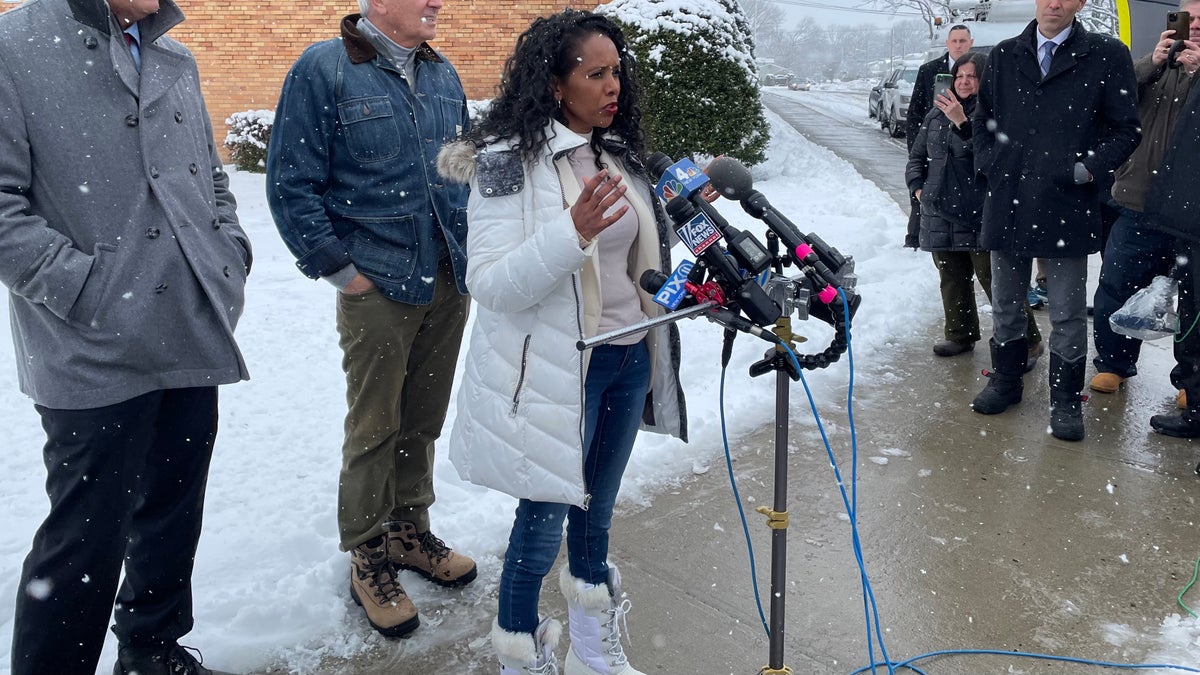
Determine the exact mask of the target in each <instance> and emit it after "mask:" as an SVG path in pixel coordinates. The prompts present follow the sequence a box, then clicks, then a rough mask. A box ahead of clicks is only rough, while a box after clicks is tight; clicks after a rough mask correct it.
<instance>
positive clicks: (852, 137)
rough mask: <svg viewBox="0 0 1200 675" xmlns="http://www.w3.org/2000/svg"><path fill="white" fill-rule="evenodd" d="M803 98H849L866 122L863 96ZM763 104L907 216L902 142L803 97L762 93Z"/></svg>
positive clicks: (842, 94) (816, 94) (809, 94)
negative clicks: (848, 166) (844, 163)
mask: <svg viewBox="0 0 1200 675" xmlns="http://www.w3.org/2000/svg"><path fill="white" fill-rule="evenodd" d="M805 94H806V96H805V98H821V97H836V98H838V99H845V98H851V99H853V100H855V101H859V100H861V102H862V105H861V107H862V110H863V112H862V120H866V119H867V113H866V94H860V93H845V92H824V91H809V92H805ZM763 103H765V104H766V106H767V107H768V108H770V109H771V110H772V111H773V112H774V113H775V114H777V115H779V116H780V117H782V118H783V119H784V121H786V122H787V123H788V124H790V125H792V126H793V127H795V128H796V129H797V130H798V131H800V132H801V133H803V134H804V135H805V137H807V138H808V140H810V141H812V142H813V143H816V144H817V145H821V146H824V147H826V148H828V149H830V150H832V151H833V152H835V153H837V155H838V156H839V157H841V158H842V159H844V160H846V161H847V162H850V164H851V165H853V166H854V168H855V169H856V170H858V172H859V173H860V174H862V176H863V177H864V178H866V179H868V180H870V181H871V182H872V183H875V185H877V186H879V189H881V190H883V191H884V192H886V193H888V194H889V195H891V196H892V198H893V199H895V200H896V203H897V204H899V205H900V208H902V209H903V210H904V212H905V213H908V209H909V202H908V187H907V186H905V184H904V165H905V163H906V162H907V161H908V154H907V146H906V145H905V143H904V139H902V138H901V139H892V138H888V136H887V134H886V133H884V132H883V131H881V130H880V129H879V127H878V125H875V126H874V127H869V126H864V125H863V124H862V120H847V119H845V118H844V117H843V116H841V115H836V114H832V113H829V112H826V109H827V108H826V107H822V106H819V105H812V104H809V103H807V102H806V101H805V99H804V98H800V97H793V96H786V95H781V94H778V93H774V92H771V91H770V90H764V91H763Z"/></svg>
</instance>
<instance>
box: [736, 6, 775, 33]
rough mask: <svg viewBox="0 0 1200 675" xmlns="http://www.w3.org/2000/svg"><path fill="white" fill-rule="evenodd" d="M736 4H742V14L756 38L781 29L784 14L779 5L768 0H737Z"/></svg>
mask: <svg viewBox="0 0 1200 675" xmlns="http://www.w3.org/2000/svg"><path fill="white" fill-rule="evenodd" d="M737 4H739V5H741V6H742V14H743V15H745V17H746V21H747V22H748V23H749V24H750V32H751V33H753V34H754V37H755V38H756V39H759V38H760V36H765V35H767V34H769V33H774V32H778V31H779V30H781V27H782V24H783V17H784V14H783V10H782V9H780V8H779V5H776V4H775V3H773V2H770V1H769V0H737Z"/></svg>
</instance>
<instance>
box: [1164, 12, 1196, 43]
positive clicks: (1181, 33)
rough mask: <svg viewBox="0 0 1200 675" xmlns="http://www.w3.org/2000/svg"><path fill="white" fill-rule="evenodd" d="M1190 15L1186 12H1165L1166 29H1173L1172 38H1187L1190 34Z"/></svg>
mask: <svg viewBox="0 0 1200 675" xmlns="http://www.w3.org/2000/svg"><path fill="white" fill-rule="evenodd" d="M1191 24H1192V17H1191V15H1190V14H1188V13H1187V12H1183V11H1179V12H1167V30H1170V31H1175V34H1174V35H1173V36H1170V35H1169V36H1167V37H1170V38H1171V39H1172V40H1187V39H1188V36H1190V35H1191V33H1192V30H1191Z"/></svg>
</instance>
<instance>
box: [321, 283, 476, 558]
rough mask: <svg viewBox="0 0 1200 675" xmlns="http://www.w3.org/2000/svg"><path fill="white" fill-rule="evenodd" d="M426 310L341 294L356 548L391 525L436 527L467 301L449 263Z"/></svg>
mask: <svg viewBox="0 0 1200 675" xmlns="http://www.w3.org/2000/svg"><path fill="white" fill-rule="evenodd" d="M435 283H436V284H437V289H436V291H435V292H434V298H433V302H431V303H430V304H428V305H408V304H404V303H401V302H395V301H393V300H389V299H388V298H387V297H385V296H384V295H383V294H382V293H380V292H379V291H378V290H371V291H368V292H366V293H363V294H362V295H345V294H343V293H338V300H337V329H338V335H339V336H340V339H339V344H340V345H341V347H342V354H343V356H342V370H343V371H345V373H346V403H347V406H348V408H349V410H348V412H347V413H346V439H345V443H344V444H343V445H342V471H341V476H340V479H339V480H340V482H339V483H338V514H337V516H338V529H339V531H340V534H341V547H342V549H343V550H346V551H349V550H350V549H353V548H354V547H356V546H358V545H359V544H362V543H363V542H366V541H368V540H370V539H374V538H375V537H376V536H378V535H380V534H383V532H384V531H385V528H384V524H385V523H387V522H389V521H394V520H408V521H412V522H413V523H414V524H415V525H416V527H417V531H418V532H424V531H425V530H428V529H429V515H428V510H429V506H430V505H431V504H433V500H434V495H433V446H434V442H435V441H436V440H437V438H438V436H440V435H441V432H442V424H443V423H444V422H445V421H446V408H447V407H448V405H449V402H450V387H451V384H452V383H453V381H454V367H455V364H456V362H457V361H458V350H459V343H460V342H461V341H462V335H463V328H464V327H465V326H466V323H467V312H468V308H469V305H470V299H469V298H468V297H467V296H465V295H461V294H459V292H458V289H457V287H456V286H455V283H454V277H453V274H452V273H451V271H450V267H449V263H447V262H445V261H443V263H442V265H441V266H440V269H439V270H438V276H437V280H436V281H435Z"/></svg>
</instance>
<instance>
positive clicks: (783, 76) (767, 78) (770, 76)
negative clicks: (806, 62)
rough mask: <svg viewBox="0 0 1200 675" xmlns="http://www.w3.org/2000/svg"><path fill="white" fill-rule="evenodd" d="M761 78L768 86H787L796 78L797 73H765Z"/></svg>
mask: <svg viewBox="0 0 1200 675" xmlns="http://www.w3.org/2000/svg"><path fill="white" fill-rule="evenodd" d="M759 79H760V81H761V82H762V83H763V85H765V86H768V87H787V86H789V85H791V83H792V82H794V81H795V80H796V75H795V74H793V73H787V72H776V73H765V74H763V75H761V76H760V78H759Z"/></svg>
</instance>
